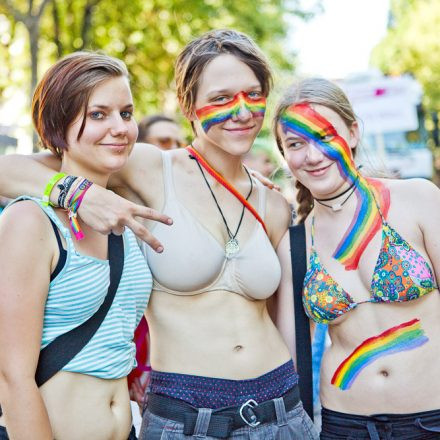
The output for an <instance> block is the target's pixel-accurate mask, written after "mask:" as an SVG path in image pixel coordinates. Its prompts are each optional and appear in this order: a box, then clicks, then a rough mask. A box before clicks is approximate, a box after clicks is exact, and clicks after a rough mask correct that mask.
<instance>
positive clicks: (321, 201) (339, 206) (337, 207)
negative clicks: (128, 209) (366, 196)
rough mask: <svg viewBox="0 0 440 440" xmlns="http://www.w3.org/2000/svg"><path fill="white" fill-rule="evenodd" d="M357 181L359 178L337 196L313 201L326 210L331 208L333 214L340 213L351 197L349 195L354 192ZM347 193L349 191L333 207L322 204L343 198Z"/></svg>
mask: <svg viewBox="0 0 440 440" xmlns="http://www.w3.org/2000/svg"><path fill="white" fill-rule="evenodd" d="M358 180H359V177H358V178H357V179H356V180H355V181H354V182H353V183H352V184H351V185H350V186H349V187H348V188H347V189H346V190H345V191H343V192H342V193H341V194H338V195H337V196H334V197H330V198H329V199H315V200H316V201H317V202H318V203H319V204H320V205H322V206H325V207H327V208H331V209H332V210H333V212H337V211H340V210H341V209H342V206H344V203H345V202H346V201H347V200H348V199H349V198H350V197H351V195H352V194H353V193H354V191H355V190H356V188H357V186H356V183H357V181H358ZM349 191H350V193H349V194H348V196H347V197H346V198H345V199H344V200H343V201H342V202H339V203H335V204H334V205H327V203H323V202H328V201H330V200H335V199H337V198H339V197H341V196H343V195H344V194H347V193H348V192H349Z"/></svg>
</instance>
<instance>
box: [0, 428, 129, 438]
mask: <svg viewBox="0 0 440 440" xmlns="http://www.w3.org/2000/svg"><path fill="white" fill-rule="evenodd" d="M0 440H9V437H8V433H7V432H6V428H5V427H4V426H0ZM127 440H137V437H136V431H135V429H134V426H132V428H131V431H130V435H129V437H128V439H127Z"/></svg>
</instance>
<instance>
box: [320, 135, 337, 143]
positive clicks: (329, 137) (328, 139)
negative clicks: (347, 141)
mask: <svg viewBox="0 0 440 440" xmlns="http://www.w3.org/2000/svg"><path fill="white" fill-rule="evenodd" d="M333 138H334V136H333V135H332V134H326V135H323V136H321V141H322V142H331V141H332V140H333Z"/></svg>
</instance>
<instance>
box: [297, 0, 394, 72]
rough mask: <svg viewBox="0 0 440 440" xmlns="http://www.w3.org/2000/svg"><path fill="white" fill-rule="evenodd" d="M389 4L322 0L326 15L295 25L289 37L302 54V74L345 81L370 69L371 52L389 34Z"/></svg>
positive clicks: (378, 0)
mask: <svg viewBox="0 0 440 440" xmlns="http://www.w3.org/2000/svg"><path fill="white" fill-rule="evenodd" d="M307 3H310V1H309V2H307V1H304V4H305V5H306V6H307ZM389 3H390V2H389V0H322V4H323V9H324V12H322V13H318V14H317V15H316V16H315V17H314V18H313V19H311V20H309V21H308V22H299V23H298V22H295V25H294V26H293V28H294V30H292V33H291V36H290V38H289V41H293V44H294V48H295V49H296V51H297V54H298V73H300V74H304V75H320V76H324V77H326V78H329V79H341V78H345V77H346V76H347V75H349V74H351V73H358V72H362V71H365V70H366V69H368V66H369V57H370V53H371V50H372V49H373V47H374V46H375V45H376V44H377V43H378V42H379V41H380V40H381V39H382V38H383V37H384V36H385V34H386V27H387V21H388V10H389ZM312 4H313V3H312Z"/></svg>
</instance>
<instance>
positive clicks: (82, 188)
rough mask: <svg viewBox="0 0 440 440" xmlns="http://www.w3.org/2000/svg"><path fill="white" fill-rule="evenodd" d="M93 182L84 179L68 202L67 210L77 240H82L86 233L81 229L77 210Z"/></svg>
mask: <svg viewBox="0 0 440 440" xmlns="http://www.w3.org/2000/svg"><path fill="white" fill-rule="evenodd" d="M92 184H93V182H90V180H87V179H83V180H82V181H81V183H80V184H79V185H78V186H77V187H76V188H75V190H74V192H73V193H72V195H71V196H70V198H69V201H68V202H67V205H68V207H67V212H68V216H69V222H70V229H72V232H73V235H74V236H75V238H76V239H77V240H82V239H83V238H84V233H83V231H82V230H81V226H80V225H79V223H78V219H77V215H76V213H77V211H78V209H79V207H80V205H81V202H82V200H83V198H84V195H85V193H86V192H87V190H88V189H89V188H90V187H91V186H92Z"/></svg>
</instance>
